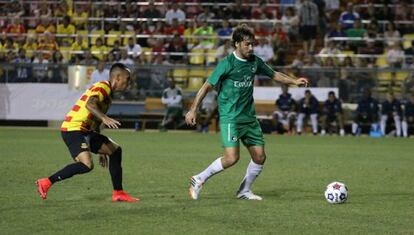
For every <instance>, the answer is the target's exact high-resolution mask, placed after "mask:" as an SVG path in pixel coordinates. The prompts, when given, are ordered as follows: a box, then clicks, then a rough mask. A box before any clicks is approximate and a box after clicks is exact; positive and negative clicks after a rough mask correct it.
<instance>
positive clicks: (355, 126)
mask: <svg viewBox="0 0 414 235" xmlns="http://www.w3.org/2000/svg"><path fill="white" fill-rule="evenodd" d="M357 131H358V124H356V123H355V122H353V123H352V134H354V135H356V133H357Z"/></svg>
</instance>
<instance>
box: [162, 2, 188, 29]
mask: <svg viewBox="0 0 414 235" xmlns="http://www.w3.org/2000/svg"><path fill="white" fill-rule="evenodd" d="M174 18H177V19H178V21H179V22H184V21H185V12H184V11H183V10H181V9H180V8H178V3H176V2H173V3H172V5H171V9H169V10H168V11H167V13H165V20H166V21H167V23H168V24H171V23H172V20H173V19H174Z"/></svg>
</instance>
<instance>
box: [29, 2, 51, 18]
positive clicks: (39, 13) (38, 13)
mask: <svg viewBox="0 0 414 235" xmlns="http://www.w3.org/2000/svg"><path fill="white" fill-rule="evenodd" d="M52 9H53V8H52V7H50V5H48V4H47V3H46V2H45V1H43V2H40V3H39V5H38V6H37V8H36V9H34V10H33V15H34V17H36V18H37V19H39V18H50V17H52Z"/></svg>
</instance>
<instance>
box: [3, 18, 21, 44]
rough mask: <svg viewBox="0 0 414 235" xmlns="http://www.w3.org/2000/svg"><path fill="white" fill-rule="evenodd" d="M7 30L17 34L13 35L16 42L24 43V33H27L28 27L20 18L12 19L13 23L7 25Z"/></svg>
mask: <svg viewBox="0 0 414 235" xmlns="http://www.w3.org/2000/svg"><path fill="white" fill-rule="evenodd" d="M5 32H6V33H10V34H16V35H14V36H13V37H14V40H15V41H16V42H19V43H23V42H24V40H25V36H24V35H23V34H24V33H26V29H25V27H24V25H23V23H22V21H21V19H20V18H16V19H12V20H11V23H10V24H8V25H7V28H6V30H5Z"/></svg>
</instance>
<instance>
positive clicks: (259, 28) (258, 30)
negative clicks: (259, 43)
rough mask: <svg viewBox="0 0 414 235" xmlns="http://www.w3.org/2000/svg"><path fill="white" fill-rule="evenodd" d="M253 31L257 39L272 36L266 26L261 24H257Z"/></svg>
mask: <svg viewBox="0 0 414 235" xmlns="http://www.w3.org/2000/svg"><path fill="white" fill-rule="evenodd" d="M253 30H254V35H255V37H256V38H260V37H267V36H269V34H270V33H269V31H268V30H267V29H266V27H265V26H264V24H261V23H256V24H255V25H254V28H253Z"/></svg>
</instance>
